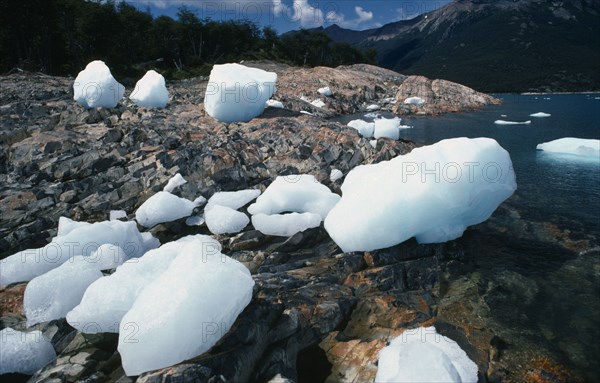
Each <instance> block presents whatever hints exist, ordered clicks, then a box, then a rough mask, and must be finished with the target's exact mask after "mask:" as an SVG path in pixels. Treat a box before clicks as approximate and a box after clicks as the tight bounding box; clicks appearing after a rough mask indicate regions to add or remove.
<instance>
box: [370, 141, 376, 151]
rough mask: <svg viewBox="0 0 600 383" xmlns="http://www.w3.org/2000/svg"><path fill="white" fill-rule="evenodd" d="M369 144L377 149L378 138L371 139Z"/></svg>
mask: <svg viewBox="0 0 600 383" xmlns="http://www.w3.org/2000/svg"><path fill="white" fill-rule="evenodd" d="M369 144H371V146H372V147H373V149H377V140H376V139H375V140H371V141H369Z"/></svg>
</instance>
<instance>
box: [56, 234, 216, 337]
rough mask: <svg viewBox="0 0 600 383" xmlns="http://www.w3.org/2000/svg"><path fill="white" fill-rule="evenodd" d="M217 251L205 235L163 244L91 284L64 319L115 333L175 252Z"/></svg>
mask: <svg viewBox="0 0 600 383" xmlns="http://www.w3.org/2000/svg"><path fill="white" fill-rule="evenodd" d="M220 251H221V245H220V244H219V242H218V241H216V240H215V239H213V238H211V237H209V236H206V235H194V236H187V237H183V238H181V239H179V240H177V241H174V242H168V243H165V244H164V245H162V246H161V247H159V248H158V249H153V250H150V251H148V252H147V253H146V254H144V256H143V257H141V258H139V259H132V260H129V261H127V262H125V263H124V264H123V265H121V266H119V267H118V268H117V270H116V271H115V272H114V273H113V274H111V275H109V276H106V277H102V278H100V279H98V280H96V281H95V282H94V283H92V284H91V285H90V286H89V287H88V288H87V290H86V291H85V294H84V295H83V298H82V299H81V302H80V303H79V305H78V306H77V307H75V308H74V309H73V310H72V311H70V312H69V313H68V314H67V322H69V324H70V325H71V326H73V327H74V328H76V329H77V330H79V331H81V332H83V333H91V334H95V333H99V332H118V331H119V322H120V321H121V318H123V315H125V313H126V312H127V311H129V309H130V308H131V306H132V305H133V303H134V302H135V300H136V298H137V296H138V295H139V294H140V292H141V291H142V290H143V289H144V288H145V287H146V286H148V285H149V284H150V283H152V282H153V281H154V280H155V279H156V278H158V276H160V275H161V274H162V273H163V272H165V271H166V270H167V268H168V267H169V265H170V264H171V262H173V260H174V259H175V258H176V257H177V256H178V255H180V254H186V253H190V254H194V255H196V256H198V257H202V256H203V254H211V253H217V254H218V253H220ZM171 288H172V286H169V291H171V292H172V291H175V290H172V289H171ZM163 289H164V286H163ZM166 307H167V306H164V307H163V308H162V309H165V308H166Z"/></svg>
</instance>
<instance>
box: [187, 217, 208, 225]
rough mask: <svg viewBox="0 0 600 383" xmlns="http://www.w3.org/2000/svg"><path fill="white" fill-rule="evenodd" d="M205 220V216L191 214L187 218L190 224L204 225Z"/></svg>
mask: <svg viewBox="0 0 600 383" xmlns="http://www.w3.org/2000/svg"><path fill="white" fill-rule="evenodd" d="M204 222H205V220H204V218H203V217H200V216H199V215H191V216H189V217H187V219H186V220H185V224H186V225H188V226H202V225H203V224H204Z"/></svg>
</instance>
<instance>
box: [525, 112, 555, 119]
mask: <svg viewBox="0 0 600 383" xmlns="http://www.w3.org/2000/svg"><path fill="white" fill-rule="evenodd" d="M529 116H530V117H538V118H540V117H550V116H551V114H548V113H544V112H537V113H533V114H530V115H529Z"/></svg>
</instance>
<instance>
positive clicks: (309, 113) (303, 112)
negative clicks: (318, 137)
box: [300, 110, 313, 116]
mask: <svg viewBox="0 0 600 383" xmlns="http://www.w3.org/2000/svg"><path fill="white" fill-rule="evenodd" d="M300 113H302V114H307V115H309V116H312V115H313V114H312V113H311V112H307V111H306V110H301V111H300Z"/></svg>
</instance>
